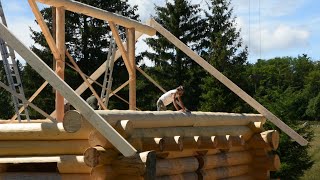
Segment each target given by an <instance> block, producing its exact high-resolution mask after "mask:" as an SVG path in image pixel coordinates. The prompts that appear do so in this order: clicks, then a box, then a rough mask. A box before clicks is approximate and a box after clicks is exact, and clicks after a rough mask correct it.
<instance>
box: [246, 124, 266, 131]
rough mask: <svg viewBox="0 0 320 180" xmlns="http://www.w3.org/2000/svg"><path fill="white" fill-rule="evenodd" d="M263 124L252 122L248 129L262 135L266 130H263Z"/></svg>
mask: <svg viewBox="0 0 320 180" xmlns="http://www.w3.org/2000/svg"><path fill="white" fill-rule="evenodd" d="M263 124H264V123H263V122H250V123H249V124H248V127H249V128H250V129H251V130H252V131H253V132H254V133H261V132H263V131H265V130H264V128H263Z"/></svg>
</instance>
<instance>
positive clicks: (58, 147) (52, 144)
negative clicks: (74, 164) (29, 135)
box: [0, 140, 89, 156]
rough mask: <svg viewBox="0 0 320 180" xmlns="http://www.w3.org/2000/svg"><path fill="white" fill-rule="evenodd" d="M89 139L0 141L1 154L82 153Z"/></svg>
mask: <svg viewBox="0 0 320 180" xmlns="http://www.w3.org/2000/svg"><path fill="white" fill-rule="evenodd" d="M88 147H89V144H88V141H87V140H65V141H44V140H43V141H0V156H32V155H37V156H41V155H82V154H83V152H84V151H85V150H86V149H87V148H88Z"/></svg>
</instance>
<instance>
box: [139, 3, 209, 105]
mask: <svg viewBox="0 0 320 180" xmlns="http://www.w3.org/2000/svg"><path fill="white" fill-rule="evenodd" d="M155 9H156V15H155V17H154V19H155V20H156V21H157V22H159V23H160V24H161V25H162V26H164V27H165V28H166V29H167V30H168V31H170V32H171V33H172V34H173V35H174V36H176V37H177V38H179V39H180V40H181V41H182V42H183V43H185V44H187V45H189V47H191V49H193V50H195V51H199V49H200V46H199V42H200V40H201V38H202V37H203V32H204V29H203V28H204V26H203V24H204V22H203V19H201V16H200V12H201V11H200V9H199V5H192V4H191V3H190V2H189V1H187V0H174V1H173V2H172V3H171V2H166V5H165V6H164V7H159V6H156V8H155ZM146 43H147V44H148V45H149V46H150V47H151V48H152V50H153V51H152V52H144V53H142V56H144V57H147V58H148V59H150V60H151V61H153V62H154V63H155V66H154V67H151V68H148V69H147V70H148V71H149V72H151V73H150V74H156V77H155V79H156V80H157V81H158V82H159V84H160V85H162V86H163V87H164V89H166V90H170V89H173V88H176V87H178V86H179V85H183V86H184V87H185V89H186V90H185V94H184V98H183V102H184V103H185V105H186V107H187V108H189V109H191V110H196V109H197V106H198V101H199V98H198V96H199V95H200V88H199V85H198V83H199V81H200V77H201V75H200V74H201V73H203V71H202V70H201V68H200V67H199V66H198V65H197V64H196V63H195V62H194V61H193V60H192V59H190V58H189V57H188V56H187V55H185V54H184V53H183V52H182V51H181V50H180V49H178V48H177V47H175V46H174V45H173V44H172V43H171V42H169V41H168V40H167V39H165V38H164V37H163V36H161V35H159V34H158V38H157V39H147V40H146ZM158 92H159V91H158ZM160 95H161V93H160V92H159V93H158V94H157V95H156V96H153V99H152V103H153V104H154V105H155V102H156V100H157V98H158V97H159V96H160ZM154 107H155V106H154Z"/></svg>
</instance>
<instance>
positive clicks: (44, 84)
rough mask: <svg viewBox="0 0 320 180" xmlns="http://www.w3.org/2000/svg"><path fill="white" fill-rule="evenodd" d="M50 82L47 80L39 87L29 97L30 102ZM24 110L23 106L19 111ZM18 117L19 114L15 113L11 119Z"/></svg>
mask: <svg viewBox="0 0 320 180" xmlns="http://www.w3.org/2000/svg"><path fill="white" fill-rule="evenodd" d="M47 84H48V81H45V82H44V83H43V84H42V85H41V86H40V87H39V89H38V90H37V91H36V92H34V93H33V95H32V96H31V97H30V98H29V99H28V101H29V102H32V101H33V100H34V99H35V98H36V97H37V96H38V95H39V94H40V92H41V91H42V90H43V89H44V88H45V87H46V86H47ZM22 111H24V106H22V107H21V108H20V109H19V113H22ZM15 119H17V114H15V115H13V116H12V118H11V121H13V120H15Z"/></svg>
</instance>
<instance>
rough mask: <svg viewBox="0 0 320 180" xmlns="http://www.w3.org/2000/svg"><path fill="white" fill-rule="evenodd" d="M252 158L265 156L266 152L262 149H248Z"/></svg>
mask: <svg viewBox="0 0 320 180" xmlns="http://www.w3.org/2000/svg"><path fill="white" fill-rule="evenodd" d="M250 152H251V154H252V156H267V154H268V151H267V150H266V149H264V148H259V149H250Z"/></svg>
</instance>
